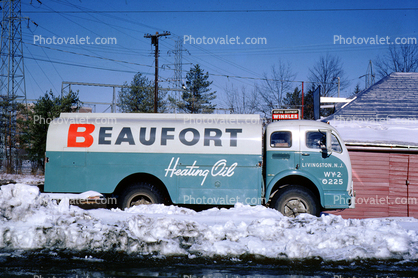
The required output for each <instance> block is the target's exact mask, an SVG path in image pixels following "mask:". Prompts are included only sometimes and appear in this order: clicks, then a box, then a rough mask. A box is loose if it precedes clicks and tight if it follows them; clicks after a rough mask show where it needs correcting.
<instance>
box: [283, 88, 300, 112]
mask: <svg viewBox="0 0 418 278" xmlns="http://www.w3.org/2000/svg"><path fill="white" fill-rule="evenodd" d="M301 105H302V94H301V91H300V90H299V88H298V87H296V88H295V89H294V90H293V93H286V96H285V98H284V99H283V106H284V107H286V108H287V109H300V108H301Z"/></svg>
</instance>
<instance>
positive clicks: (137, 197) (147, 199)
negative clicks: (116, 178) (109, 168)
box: [119, 183, 164, 209]
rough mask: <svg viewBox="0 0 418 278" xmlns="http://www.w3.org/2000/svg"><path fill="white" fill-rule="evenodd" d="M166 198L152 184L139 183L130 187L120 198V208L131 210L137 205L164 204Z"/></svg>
mask: <svg viewBox="0 0 418 278" xmlns="http://www.w3.org/2000/svg"><path fill="white" fill-rule="evenodd" d="M162 203H164V198H163V196H162V194H161V192H160V191H159V190H158V189H157V188H156V187H155V186H154V185H152V184H149V183H138V184H134V185H131V186H130V187H128V188H127V189H126V190H125V191H123V193H122V194H121V196H120V198H119V204H120V206H119V207H120V208H121V209H124V208H130V207H133V206H137V205H151V204H162Z"/></svg>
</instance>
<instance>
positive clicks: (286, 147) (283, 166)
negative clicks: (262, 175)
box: [266, 125, 300, 184]
mask: <svg viewBox="0 0 418 278" xmlns="http://www.w3.org/2000/svg"><path fill="white" fill-rule="evenodd" d="M267 136H268V137H266V150H267V151H266V184H269V183H270V181H271V180H272V179H273V178H274V177H275V176H276V175H279V174H280V173H282V172H284V171H293V170H295V169H297V168H298V164H299V156H298V155H297V154H296V153H298V151H299V144H300V143H299V129H298V126H290V125H289V126H286V127H283V128H280V129H277V130H269V132H268V133H267Z"/></svg>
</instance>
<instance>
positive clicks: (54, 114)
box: [18, 91, 80, 171]
mask: <svg viewBox="0 0 418 278" xmlns="http://www.w3.org/2000/svg"><path fill="white" fill-rule="evenodd" d="M79 105H80V100H79V97H78V92H72V91H71V92H70V93H69V94H68V95H66V96H64V97H56V96H54V94H53V93H52V91H51V92H49V93H45V95H44V96H42V97H40V98H39V99H38V100H37V101H36V103H35V104H34V106H33V107H32V108H31V107H27V108H25V107H24V108H23V109H26V111H22V114H27V118H26V117H24V118H23V119H20V120H19V122H18V124H19V126H20V128H21V130H22V131H23V136H22V138H21V139H20V141H21V144H22V145H23V146H24V148H25V150H26V151H27V155H28V159H29V160H30V161H32V163H33V164H34V165H35V167H33V170H34V171H35V170H37V167H36V166H38V167H41V169H44V167H43V166H44V163H45V161H44V157H45V150H46V135H47V131H48V126H49V124H50V122H51V121H52V120H53V119H55V118H58V117H59V115H60V113H61V112H73V111H77V110H78V109H79ZM34 168H35V169H34Z"/></svg>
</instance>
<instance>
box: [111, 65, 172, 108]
mask: <svg viewBox="0 0 418 278" xmlns="http://www.w3.org/2000/svg"><path fill="white" fill-rule="evenodd" d="M125 86H128V87H126V88H122V89H121V90H120V91H119V100H118V104H117V106H118V107H119V109H120V110H121V111H122V112H124V113H152V112H154V97H155V91H154V83H153V82H151V81H150V80H148V78H147V77H145V76H143V75H142V74H141V73H137V74H135V76H134V79H133V80H132V81H131V85H128V83H126V82H125ZM165 95H166V93H165V92H162V91H158V111H159V112H164V111H165V110H166V106H167V105H166V102H165V100H164V99H165Z"/></svg>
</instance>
